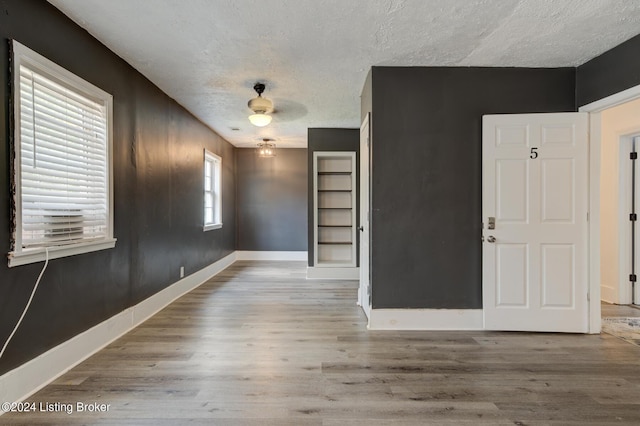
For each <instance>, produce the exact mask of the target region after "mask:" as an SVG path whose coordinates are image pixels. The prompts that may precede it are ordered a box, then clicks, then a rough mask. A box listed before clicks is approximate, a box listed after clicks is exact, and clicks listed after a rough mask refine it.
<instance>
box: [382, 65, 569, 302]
mask: <svg viewBox="0 0 640 426" xmlns="http://www.w3.org/2000/svg"><path fill="white" fill-rule="evenodd" d="M371 77H372V116H371V117H372V141H371V146H372V150H371V154H372V170H373V174H372V221H371V240H372V242H373V244H372V258H371V262H372V265H371V283H372V296H373V301H372V306H373V307H374V308H450V309H456V308H457V309H468V308H481V307H482V294H481V293H482V280H481V278H482V256H481V242H480V238H481V235H482V234H481V221H482V219H481V189H482V187H481V185H482V184H481V180H482V137H481V136H482V133H481V129H482V116H483V115H484V114H498V113H534V112H559V111H574V110H575V106H574V105H575V98H574V87H575V69H574V68H562V69H523V68H422V67H421V68H391V67H374V68H373V69H372V75H371Z"/></svg>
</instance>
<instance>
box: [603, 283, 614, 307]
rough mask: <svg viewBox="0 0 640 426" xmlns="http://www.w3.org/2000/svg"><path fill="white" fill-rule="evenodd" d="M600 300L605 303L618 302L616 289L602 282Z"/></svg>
mask: <svg viewBox="0 0 640 426" xmlns="http://www.w3.org/2000/svg"><path fill="white" fill-rule="evenodd" d="M600 300H602V301H604V302H607V303H618V292H617V289H615V288H613V287H610V286H607V285H604V284H603V285H602V286H601V287H600Z"/></svg>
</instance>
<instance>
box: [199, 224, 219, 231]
mask: <svg viewBox="0 0 640 426" xmlns="http://www.w3.org/2000/svg"><path fill="white" fill-rule="evenodd" d="M220 228H222V224H221V223H214V224H212V225H205V226H203V227H202V230H203V231H205V232H206V231H211V230H212V229H220Z"/></svg>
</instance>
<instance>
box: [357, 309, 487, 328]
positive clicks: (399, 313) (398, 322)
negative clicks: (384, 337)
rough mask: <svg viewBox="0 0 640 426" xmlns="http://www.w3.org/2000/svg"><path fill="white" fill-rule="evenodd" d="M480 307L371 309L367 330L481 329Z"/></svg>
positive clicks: (481, 316) (482, 326)
mask: <svg viewBox="0 0 640 426" xmlns="http://www.w3.org/2000/svg"><path fill="white" fill-rule="evenodd" d="M483 329H484V323H483V315H482V309H371V312H370V313H369V330H483Z"/></svg>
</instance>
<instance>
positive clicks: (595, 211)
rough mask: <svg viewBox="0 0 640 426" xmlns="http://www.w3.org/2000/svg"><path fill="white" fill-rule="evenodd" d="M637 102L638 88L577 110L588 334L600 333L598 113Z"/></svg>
mask: <svg viewBox="0 0 640 426" xmlns="http://www.w3.org/2000/svg"><path fill="white" fill-rule="evenodd" d="M639 98H640V85H637V86H634V87H631V88H629V89H626V90H623V91H622V92H618V93H615V94H613V95H610V96H607V97H605V98H602V99H599V100H597V101H594V102H591V103H589V104H586V105H583V106H581V107H580V108H578V111H579V112H587V113H589V182H588V185H589V212H590V213H589V235H588V238H587V241H588V245H589V333H592V334H597V333H600V330H601V327H602V320H601V317H600V316H601V309H600V174H601V171H600V160H601V159H600V157H601V154H600V152H601V147H602V140H601V114H600V113H601V112H602V111H604V110H605V109H609V108H612V107H614V106H617V105H620V104H623V103H625V102H629V101H633V100H636V99H639Z"/></svg>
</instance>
